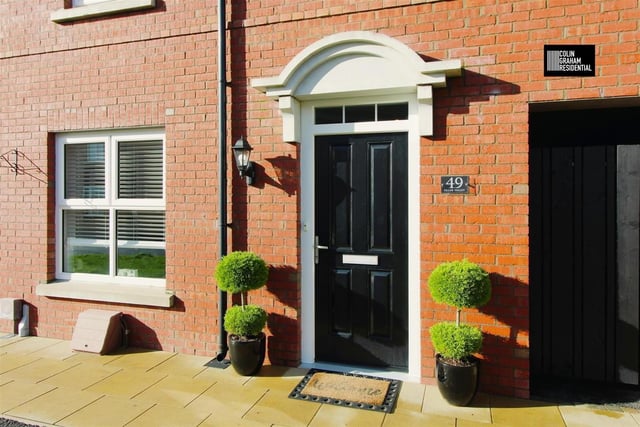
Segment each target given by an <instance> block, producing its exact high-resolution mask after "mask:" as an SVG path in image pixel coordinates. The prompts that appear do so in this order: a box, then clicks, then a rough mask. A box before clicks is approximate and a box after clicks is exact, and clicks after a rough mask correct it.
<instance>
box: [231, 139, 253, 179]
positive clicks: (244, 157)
mask: <svg viewBox="0 0 640 427" xmlns="http://www.w3.org/2000/svg"><path fill="white" fill-rule="evenodd" d="M231 148H232V149H233V157H235V159H236V166H238V171H239V172H240V176H241V177H242V178H244V180H245V182H246V183H247V185H253V180H254V179H255V176H256V171H255V169H254V167H253V162H252V161H249V157H251V150H253V148H251V145H249V141H247V140H246V139H244V136H243V137H241V138H240V139H239V140H237V141H236V143H235V144H233V147H231Z"/></svg>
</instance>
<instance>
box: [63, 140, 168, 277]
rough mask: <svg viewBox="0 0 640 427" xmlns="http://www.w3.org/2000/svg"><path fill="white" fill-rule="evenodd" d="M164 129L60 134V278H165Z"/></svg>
mask: <svg viewBox="0 0 640 427" xmlns="http://www.w3.org/2000/svg"><path fill="white" fill-rule="evenodd" d="M164 147H165V136H164V132H163V130H161V129H152V130H149V129H144V130H126V131H124V130H123V131H120V130H119V131H107V132H87V133H65V134H59V135H57V137H56V165H57V168H56V171H57V172H56V183H57V187H56V277H57V278H58V279H66V280H76V279H81V280H82V281H89V282H103V283H104V282H108V283H122V284H143V285H159V286H164V284H165V185H164V183H165V173H164V172H165V156H164V152H165V149H164Z"/></svg>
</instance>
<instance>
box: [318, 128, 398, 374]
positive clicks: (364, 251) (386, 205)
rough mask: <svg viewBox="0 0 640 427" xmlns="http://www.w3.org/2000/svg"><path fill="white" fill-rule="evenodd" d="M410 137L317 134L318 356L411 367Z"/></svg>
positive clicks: (346, 361) (396, 366) (373, 364)
mask: <svg viewBox="0 0 640 427" xmlns="http://www.w3.org/2000/svg"><path fill="white" fill-rule="evenodd" d="M406 145H407V138H406V135H405V134H393V135H377V134H376V135H341V136H326V137H318V138H316V148H315V150H316V151H315V154H316V234H317V242H318V244H319V245H324V246H327V249H321V250H318V264H317V265H316V359H317V360H322V361H330V362H337V363H348V364H357V365H371V366H383V367H393V368H394V369H404V370H406V369H407V323H408V322H407V318H408V317H407V303H408V301H407V298H408V296H407V188H406V187H407V172H406V163H407V151H406Z"/></svg>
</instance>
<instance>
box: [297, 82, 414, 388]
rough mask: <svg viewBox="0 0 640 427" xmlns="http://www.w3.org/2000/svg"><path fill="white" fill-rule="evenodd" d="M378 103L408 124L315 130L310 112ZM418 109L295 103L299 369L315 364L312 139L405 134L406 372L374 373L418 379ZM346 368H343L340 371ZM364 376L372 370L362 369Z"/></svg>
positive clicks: (364, 100) (400, 98)
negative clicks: (404, 112)
mask: <svg viewBox="0 0 640 427" xmlns="http://www.w3.org/2000/svg"><path fill="white" fill-rule="evenodd" d="M381 102H407V103H408V105H409V118H408V120H398V121H390V122H366V123H348V124H337V125H315V124H314V121H313V115H314V108H315V107H320V106H340V105H355V104H371V103H381ZM418 125H419V123H418V106H417V102H416V97H415V94H407V95H400V96H380V97H371V98H368V97H367V98H357V99H356V98H352V99H348V98H346V99H334V100H330V101H326V100H325V101H318V102H303V103H301V136H302V138H301V141H300V171H301V173H300V181H301V183H300V202H301V203H300V205H301V215H300V219H301V233H300V235H301V241H300V251H301V288H302V307H301V315H300V318H301V321H302V323H301V345H302V347H301V356H302V364H303V365H304V366H310V365H313V366H317V365H316V364H315V362H316V361H315V261H314V237H315V149H314V146H315V137H316V136H318V135H335V134H361V133H407V136H408V147H407V148H408V153H409V156H408V164H407V172H408V174H407V179H408V183H407V184H408V193H409V194H408V200H409V202H408V207H407V208H408V209H407V215H408V235H409V239H408V242H407V243H408V254H409V257H408V266H407V268H408V271H407V273H408V274H407V278H408V296H409V301H407V309H408V319H409V325H408V351H409V352H408V353H409V355H408V357H409V360H408V372H406V373H405V372H402V373H400V372H388V371H384V372H377V371H375V373H376V374H378V375H382V376H393V377H394V378H400V379H405V380H411V381H419V380H420V353H421V345H420V344H421V331H420V301H421V299H420V288H421V286H420V154H419V153H420V135H419V132H418ZM343 368H346V369H348V367H343ZM367 372H368V373H371V372H372V371H369V370H367Z"/></svg>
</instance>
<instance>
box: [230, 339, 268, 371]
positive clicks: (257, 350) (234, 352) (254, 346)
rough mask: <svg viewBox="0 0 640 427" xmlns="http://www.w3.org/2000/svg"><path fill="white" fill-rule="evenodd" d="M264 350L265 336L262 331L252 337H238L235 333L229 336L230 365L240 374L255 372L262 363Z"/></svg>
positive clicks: (265, 346)
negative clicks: (255, 336)
mask: <svg viewBox="0 0 640 427" xmlns="http://www.w3.org/2000/svg"><path fill="white" fill-rule="evenodd" d="M266 350H267V337H266V335H265V334H264V333H263V332H260V335H258V337H257V338H254V339H240V337H239V336H237V335H230V336H229V352H230V353H231V356H230V357H231V366H233V369H235V370H236V372H237V373H238V374H240V375H245V376H249V375H255V374H257V373H258V371H259V370H260V368H262V364H263V363H264V356H265V353H266Z"/></svg>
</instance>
